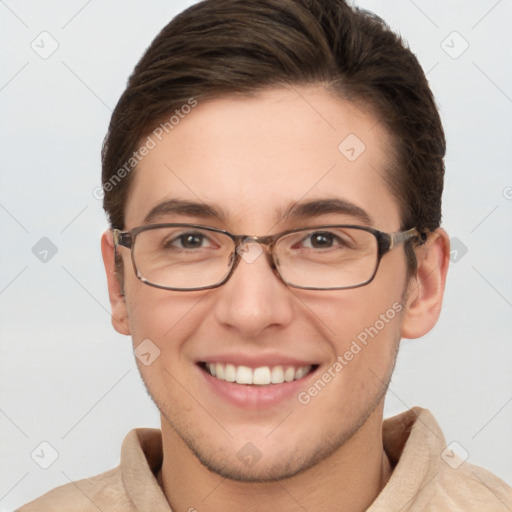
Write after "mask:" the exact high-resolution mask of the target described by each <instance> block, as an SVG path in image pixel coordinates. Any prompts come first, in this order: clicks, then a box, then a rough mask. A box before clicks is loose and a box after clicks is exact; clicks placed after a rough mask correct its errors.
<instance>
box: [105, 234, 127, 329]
mask: <svg viewBox="0 0 512 512" xmlns="http://www.w3.org/2000/svg"><path fill="white" fill-rule="evenodd" d="M101 254H102V256H103V264H104V265H105V272H106V274H107V285H108V295H109V299H110V306H111V308H112V325H113V326H114V329H115V330H116V331H117V332H119V333H120V334H126V335H129V334H130V325H129V321H128V310H127V307H126V301H125V298H124V293H123V290H122V289H121V284H120V283H119V278H118V276H117V272H116V266H115V255H114V241H113V237H112V232H111V231H110V230H107V231H105V232H104V233H103V235H102V236H101Z"/></svg>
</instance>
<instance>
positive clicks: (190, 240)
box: [164, 233, 209, 249]
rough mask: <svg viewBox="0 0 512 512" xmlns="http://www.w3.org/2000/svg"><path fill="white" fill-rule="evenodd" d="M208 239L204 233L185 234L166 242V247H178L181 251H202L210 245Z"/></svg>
mask: <svg viewBox="0 0 512 512" xmlns="http://www.w3.org/2000/svg"><path fill="white" fill-rule="evenodd" d="M207 242H208V238H207V237H206V236H205V235H203V234H202V233H183V234H181V235H179V236H176V237H174V238H172V239H169V240H166V241H165V243H164V246H165V247H177V248H179V249H201V248H203V247H207V246H208V245H209V244H208V243H207Z"/></svg>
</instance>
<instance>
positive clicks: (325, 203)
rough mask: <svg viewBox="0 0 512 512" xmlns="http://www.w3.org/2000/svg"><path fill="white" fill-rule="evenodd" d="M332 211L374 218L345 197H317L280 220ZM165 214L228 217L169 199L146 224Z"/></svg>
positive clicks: (204, 205)
mask: <svg viewBox="0 0 512 512" xmlns="http://www.w3.org/2000/svg"><path fill="white" fill-rule="evenodd" d="M330 213H337V214H342V215H349V216H351V217H355V218H356V219H358V220H359V221H361V222H363V223H365V224H367V225H371V224H372V222H373V221H372V218H371V217H370V215H369V214H368V213H367V212H366V211H365V210H363V209H362V208H361V207H359V206H357V205H355V204H354V203H351V202H350V201H347V200H345V199H338V198H334V199H316V200H311V201H306V202H297V203H294V204H292V205H291V206H289V207H288V208H287V209H286V210H284V212H282V213H281V215H280V216H279V218H280V221H281V222H282V221H284V220H302V219H308V218H311V217H320V216H322V215H327V214H330ZM165 215H183V216H191V217H199V218H201V219H205V220H209V219H213V218H218V219H221V220H223V219H226V218H227V215H226V213H225V212H224V211H223V210H222V209H221V208H218V207H215V206H213V205H209V204H207V203H199V202H195V201H188V200H181V199H169V200H166V201H163V202H161V203H159V204H157V205H156V206H154V207H153V208H152V209H151V210H150V211H149V213H148V214H147V215H146V217H145V218H144V224H150V223H151V222H153V221H154V220H155V219H157V218H158V217H162V216H165Z"/></svg>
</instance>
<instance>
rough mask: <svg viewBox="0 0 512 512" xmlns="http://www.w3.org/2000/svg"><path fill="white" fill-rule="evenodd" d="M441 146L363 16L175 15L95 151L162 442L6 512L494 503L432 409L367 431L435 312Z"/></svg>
mask: <svg viewBox="0 0 512 512" xmlns="http://www.w3.org/2000/svg"><path fill="white" fill-rule="evenodd" d="M444 153H445V140H444V135H443V130H442V126H441V122H440V119H439V115H438V112H437V110H436V107H435V103H434V99H433V97H432V94H431V92H430V90H429V88H428V84H427V81H426V79H425V76H424V73H423V72H422V70H421V68H420V66H419V64H418V62H417V60H416V58H415V57H414V56H413V55H412V53H411V52H410V51H409V50H407V49H406V48H405V47H404V46H403V44H402V43H401V41H400V40H399V39H398V38H397V36H395V35H394V34H392V33H391V32H390V31H389V30H388V29H387V27H386V26H385V25H384V24H383V22H382V21H381V20H379V19H378V18H376V17H375V16H373V15H370V14H368V13H365V12H361V11H358V10H357V9H354V8H352V7H349V6H348V5H347V4H346V3H345V2H342V1H341V0H309V1H308V0H260V1H258V2H252V1H251V2H247V1H242V0H207V1H205V2H201V3H199V4H196V5H195V6H193V7H191V8H190V9H188V10H187V11H185V12H184V13H182V14H181V15H179V16H178V17H176V18H175V19H174V20H173V21H172V22H171V23H170V24H169V25H168V26H167V27H165V28H164V29H163V31H162V32H161V33H160V34H159V36H158V37H157V38H156V39H155V41H154V42H153V43H152V45H151V46H150V48H149V49H148V51H147V52H146V54H145V55H144V57H143V58H142V59H141V61H140V62H139V63H138V65H137V66H136V68H135V70H134V73H133V75H132V76H131V77H130V80H129V83H128V86H127V89H126V91H125V93H124V94H123V96H122V97H121V99H120V101H119V103H118V105H117V107H116V109H115V111H114V113H113V116H112V120H111V125H110V128H109V133H108V135H107V138H106V140H105V145H104V150H103V188H104V191H105V199H104V207H105V210H106V212H107V215H108V218H109V221H110V223H111V229H110V230H109V231H108V232H106V233H105V234H104V235H103V237H102V252H103V258H104V261H105V268H106V272H107V279H108V286H109V294H110V301H111V305H112V320H113V325H114V327H115V329H116V330H117V331H119V332H120V333H123V334H126V335H130V336H131V337H132V340H133V346H134V350H135V353H136V354H138V355H139V357H138V364H139V369H140V372H141V375H142V377H143V380H144V382H145V384H146V386H147V389H148V392H149V393H150V395H151V397H152V398H153V400H154V402H155V404H156V405H157V406H158V408H159V410H160V413H161V422H162V429H161V432H160V431H157V430H152V429H138V430H135V431H133V432H131V433H129V434H128V436H127V437H126V439H125V442H124V445H123V449H122V454H121V464H120V467H118V468H116V469H113V470H111V471H109V472H107V473H104V474H102V475H99V476H96V477H93V478H90V479H86V480H82V481H79V482H75V483H72V484H69V485H66V486H63V487H61V488H58V489H55V490H54V491H51V492H50V493H48V494H46V495H44V496H43V497H41V498H39V499H38V500H35V501H34V502H32V503H31V504H28V505H26V506H24V507H22V508H21V509H20V510H21V511H27V512H29V511H33V510H76V511H78V510H80V511H89V510H98V509H99V510H102V511H125V510H126V511H135V510H136V511H166V510H174V511H193V510H198V511H212V512H214V511H218V510H223V511H238V510H244V511H267V510H280V511H295V510H308V511H310V512H315V511H334V510H345V511H363V510H370V511H372V512H375V511H389V510H415V511H417V510H421V511H426V510H465V511H468V510H492V511H494V510H496V511H498V510H510V509H511V507H512V495H511V490H510V488H509V487H507V486H506V484H505V483H504V482H502V481H501V480H499V479H498V478H497V477H495V476H493V475H491V474H490V473H488V472H487V471H485V470H483V469H481V468H478V467H475V466H472V465H470V464H468V463H464V464H452V465H448V464H447V463H445V461H444V460H443V457H450V458H456V455H455V454H453V453H448V454H446V453H445V448H446V442H445V440H444V438H443V435H442V432H441V430H440V428H439V426H438V425H437V424H436V422H435V420H434V418H433V417H432V416H431V415H430V413H429V412H428V411H426V410H423V409H420V408H414V409H412V410H411V411H408V412H406V413H404V414H402V415H400V416H398V417H395V418H391V419H389V420H386V421H385V422H384V424H383V423H382V417H383V406H384V395H385V392H386V389H387V386H388V384H389V381H390V378H391V374H392V371H393V367H394V364H395V360H396V355H397V351H398V346H399V342H400V339H401V338H418V337H421V336H423V335H424V334H426V333H427V332H428V331H429V330H430V329H431V328H432V327H433V326H434V325H435V323H436V321H437V319H438V316H439V312H440V308H441V303H442V296H443V290H444V285H445V280H446V272H447V267H448V259H449V241H448V236H447V234H446V232H445V231H444V230H443V229H442V228H440V219H441V194H442V188H443V174H444V164H443V157H444ZM443 454H444V455H443ZM454 468H456V469H454Z"/></svg>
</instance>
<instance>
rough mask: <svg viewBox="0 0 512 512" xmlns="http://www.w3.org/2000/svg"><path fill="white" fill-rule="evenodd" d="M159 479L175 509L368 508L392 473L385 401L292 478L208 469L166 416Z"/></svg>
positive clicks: (312, 511) (286, 511)
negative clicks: (237, 477)
mask: <svg viewBox="0 0 512 512" xmlns="http://www.w3.org/2000/svg"><path fill="white" fill-rule="evenodd" d="M162 437H163V450H164V458H163V464H162V469H161V472H160V473H159V482H160V485H161V486H162V489H163V491H164V493H165V495H166V497H167V500H168V501H169V503H170V505H171V507H172V509H173V510H187V511H189V510H190V511H194V510H200V511H201V512H220V511H222V512H232V511H233V512H234V511H238V510H245V511H247V512H259V511H266V510H279V511H280V512H295V511H297V510H304V509H305V510H308V512H320V511H322V512H326V511H335V510H343V511H345V512H359V511H364V510H366V509H367V508H368V507H369V506H370V505H371V503H372V502H373V501H374V500H375V498H376V497H377V495H378V494H379V493H380V491H381V490H382V488H383V487H384V486H385V484H386V483H387V481H388V479H389V477H390V476H391V466H390V464H389V461H388V458H387V456H386V454H385V452H384V449H383V445H382V405H381V406H379V407H378V408H377V409H376V410H375V411H373V413H372V414H371V416H370V417H369V418H368V419H367V421H366V422H365V423H364V424H363V425H362V426H361V427H360V429H359V430H358V431H357V432H356V433H355V434H354V435H353V436H352V437H351V438H350V439H349V440H348V441H347V442H346V443H345V444H344V445H342V446H341V447H340V448H338V449H337V450H336V451H335V452H334V453H333V454H331V455H330V456H329V457H327V458H326V459H324V460H322V461H321V462H319V463H318V464H316V465H315V466H313V467H311V468H309V469H307V470H305V471H303V472H302V473H299V474H297V475H295V476H293V477H291V478H286V479H282V480H276V481H271V482H263V483H250V482H237V481H233V480H228V479H225V478H223V477H221V476H219V475H217V474H215V473H213V472H211V471H209V470H208V469H206V468H205V467H204V466H203V465H202V464H201V463H200V462H199V461H198V459H197V458H196V456H195V455H194V454H193V453H192V452H191V451H190V449H189V448H188V447H187V446H186V445H185V443H184V442H183V441H182V439H181V438H179V437H178V436H177V434H176V433H175V431H174V429H173V428H172V426H171V425H170V424H169V423H168V422H167V420H165V418H162Z"/></svg>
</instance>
